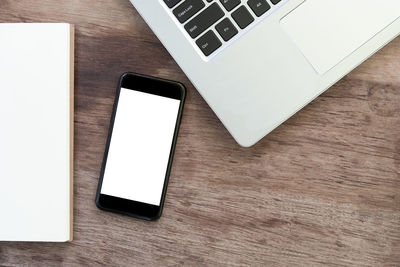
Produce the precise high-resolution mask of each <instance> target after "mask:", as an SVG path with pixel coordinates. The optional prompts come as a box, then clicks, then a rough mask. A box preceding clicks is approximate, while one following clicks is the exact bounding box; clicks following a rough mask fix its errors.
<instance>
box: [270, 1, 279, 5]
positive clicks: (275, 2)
mask: <svg viewBox="0 0 400 267" xmlns="http://www.w3.org/2000/svg"><path fill="white" fill-rule="evenodd" d="M280 1H281V0H271V3H272V4H274V5H276V4H278V3H279V2H280Z"/></svg>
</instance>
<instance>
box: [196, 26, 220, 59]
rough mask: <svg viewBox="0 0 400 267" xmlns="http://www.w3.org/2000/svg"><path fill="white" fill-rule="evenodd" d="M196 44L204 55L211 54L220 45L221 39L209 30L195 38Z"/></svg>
mask: <svg viewBox="0 0 400 267" xmlns="http://www.w3.org/2000/svg"><path fill="white" fill-rule="evenodd" d="M196 44H197V45H198V46H199V48H200V50H201V51H202V52H203V53H204V55H205V56H209V55H211V54H212V53H213V52H214V51H215V50H217V49H218V48H219V47H220V46H221V45H222V43H221V41H220V40H219V39H218V37H217V36H216V35H215V33H214V32H213V31H212V30H209V31H208V32H207V33H205V34H204V35H203V36H201V37H200V38H199V39H197V41H196Z"/></svg>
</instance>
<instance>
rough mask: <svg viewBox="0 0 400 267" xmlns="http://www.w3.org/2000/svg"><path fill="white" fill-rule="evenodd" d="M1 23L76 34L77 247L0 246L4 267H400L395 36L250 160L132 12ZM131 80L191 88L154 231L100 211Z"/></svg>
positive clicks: (89, 1)
mask: <svg viewBox="0 0 400 267" xmlns="http://www.w3.org/2000/svg"><path fill="white" fill-rule="evenodd" d="M146 1H155V0H146ZM0 22H69V23H73V24H75V25H76V55H75V63H76V70H75V75H76V80H75V90H76V91H75V101H76V104H75V109H76V111H75V116H76V117H75V127H76V128H75V129H76V130H75V186H74V191H75V197H74V204H75V211H74V212H75V214H74V241H73V242H72V243H62V244H52V243H0V265H7V266H8V265H11V266H19V265H35V266H47V265H51V266H53V265H68V266H69V265H71V266H72V265H73V266H76V265H82V266H93V265H102V264H105V265H109V266H128V265H150V266H152V265H153V266H155V265H156V264H157V265H158V264H159V265H163V266H164V265H191V266H197V265H211V266H215V265H225V264H228V265H240V266H242V265H264V266H266V265H276V266H293V265H303V266H311V265H322V264H329V265H340V266H345V265H347V266H352V265H353V266H354V265H356V266H364V265H369V266H400V38H397V39H396V40H394V41H393V42H391V43H390V44H389V45H388V46H387V47H385V48H384V49H383V50H381V51H380V52H378V53H377V54H376V55H375V56H373V57H372V58H371V59H369V60H368V61H367V62H365V63H364V64H363V65H361V66H360V67H359V68H357V69H356V70H355V71H353V72H352V73H351V74H349V75H348V76H346V77H345V78H344V79H343V80H342V81H340V82H339V83H338V84H336V85H335V86H333V87H332V88H331V89H329V90H328V91H327V92H326V93H324V94H323V95H321V96H320V97H318V98H317V99H316V100H315V101H313V102H312V103H311V104H310V105H308V106H307V107H306V108H305V109H303V110H302V111H301V112H299V113H298V114H296V115H295V116H294V117H292V118H291V119H289V120H288V121H287V122H285V123H284V124H283V125H282V126H280V127H279V128H278V129H276V130H275V131H273V132H272V133H271V134H270V135H268V136H267V137H266V138H264V139H263V140H262V141H261V142H259V143H258V144H257V145H256V146H254V147H252V148H241V147H239V146H238V145H237V144H236V143H235V142H234V140H233V139H232V138H231V137H230V135H229V134H228V132H227V131H226V130H225V128H224V127H223V126H222V125H221V123H220V122H219V121H218V119H217V118H216V116H215V115H214V113H213V112H212V111H211V110H210V108H209V107H208V106H207V105H206V103H205V102H204V101H203V100H202V98H201V97H200V95H199V94H198V93H197V91H196V90H195V89H194V88H193V86H192V85H191V84H190V82H189V80H188V79H187V78H186V76H185V75H184V74H183V73H182V71H181V70H180V69H179V67H178V66H177V64H176V63H175V62H174V60H173V59H172V57H171V56H170V55H169V54H168V52H167V51H166V50H165V49H164V47H163V46H162V45H161V43H160V42H159V41H158V39H157V38H156V36H155V35H154V34H153V33H152V31H151V30H150V29H149V27H148V26H147V25H146V24H145V22H144V21H143V19H142V18H141V17H140V16H139V14H138V13H137V11H136V10H135V9H134V8H133V7H132V6H131V5H130V3H129V1H127V0H114V1H110V0H97V1H93V0H69V1H68V0H41V1H35V0H0ZM125 71H135V72H139V73H145V74H149V75H154V76H160V77H164V78H168V79H173V80H178V81H182V82H183V83H184V84H186V85H187V87H188V98H187V102H186V106H185V110H184V116H183V121H182V125H181V130H180V134H179V138H178V145H177V148H176V154H175V160H174V164H173V169H172V174H171V179H170V183H169V189H168V194H167V199H166V203H165V209H164V214H163V216H162V218H161V219H160V220H159V221H157V222H144V221H140V220H135V219H132V218H129V217H124V216H120V215H115V214H112V213H107V212H103V211H100V210H98V209H97V208H96V207H95V205H94V198H95V192H96V186H97V181H98V177H99V172H100V164H101V161H102V157H103V150H104V146H105V142H106V135H107V129H108V124H109V118H110V114H111V109H112V104H113V97H114V92H115V88H116V84H117V80H118V78H119V76H120V74H121V73H123V72H125ZM0 75H1V74H0ZM0 212H1V211H0Z"/></svg>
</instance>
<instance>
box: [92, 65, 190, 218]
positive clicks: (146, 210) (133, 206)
mask: <svg viewBox="0 0 400 267" xmlns="http://www.w3.org/2000/svg"><path fill="white" fill-rule="evenodd" d="M121 88H126V89H130V90H135V91H140V92H145V93H149V94H154V95H159V96H164V97H169V98H173V99H177V100H180V105H179V111H178V115H177V120H176V124H175V131H174V136H173V138H172V145H171V150H170V154H169V159H168V166H167V170H166V174H165V179H164V186H163V191H162V195H161V202H160V206H156V205H151V204H147V203H143V202H138V201H134V200H129V199H124V198H119V197H114V196H109V195H105V194H101V186H102V183H103V178H104V171H105V167H106V164H107V157H108V150H109V147H110V142H111V138H112V132H113V128H114V121H115V115H116V112H117V108H118V101H119V96H120V92H121ZM185 98H186V88H185V86H184V85H183V84H182V83H179V82H176V81H171V80H165V79H161V78H156V77H152V76H147V75H143V74H138V73H133V72H126V73H124V74H122V75H121V77H120V79H119V83H118V87H117V91H116V94H115V101H114V106H113V110H112V115H111V120H110V126H109V131H108V137H107V143H106V148H105V151H104V157H103V163H102V166H101V172H100V179H99V184H98V187H97V193H96V200H95V203H96V206H97V207H98V208H99V209H102V210H106V211H112V212H117V213H120V214H125V215H128V216H131V217H135V218H140V219H144V220H156V219H158V218H160V216H161V214H162V210H163V207H164V202H165V196H166V193H167V187H168V181H169V176H170V172H171V166H172V161H173V157H174V152H175V146H176V141H177V137H178V132H179V126H180V123H181V119H182V113H183V105H184V102H185Z"/></svg>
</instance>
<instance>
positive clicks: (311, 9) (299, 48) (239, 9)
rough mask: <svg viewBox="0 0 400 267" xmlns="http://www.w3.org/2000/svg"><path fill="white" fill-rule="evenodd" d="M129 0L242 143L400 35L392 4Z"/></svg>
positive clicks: (399, 10) (399, 4)
mask: <svg viewBox="0 0 400 267" xmlns="http://www.w3.org/2000/svg"><path fill="white" fill-rule="evenodd" d="M130 1H131V2H132V4H133V5H134V6H135V8H136V9H137V10H138V12H139V13H140V14H141V16H142V17H143V18H144V19H145V21H146V22H147V23H148V24H149V25H150V27H151V29H152V30H153V31H154V33H155V34H156V35H157V36H158V38H159V39H160V40H161V42H162V43H163V44H164V46H165V47H166V48H167V50H168V51H169V53H170V54H171V55H172V56H173V58H174V59H175V60H176V62H177V63H178V64H179V66H180V67H181V68H182V70H183V71H184V72H185V74H186V75H187V76H188V77H189V79H190V80H191V82H192V83H193V85H194V86H195V87H196V88H197V90H198V91H199V92H200V94H201V95H202V96H203V98H204V99H205V100H206V102H207V103H208V104H209V105H210V107H211V108H212V109H213V110H214V112H215V113H216V114H217V116H218V118H219V119H220V120H221V121H222V123H223V124H224V125H225V127H226V128H227V129H228V131H229V132H230V133H231V134H232V136H233V137H234V138H235V140H236V141H237V142H238V143H239V144H240V145H242V146H251V145H253V144H255V143H256V142H257V141H258V140H260V139H261V138H262V137H264V136H265V135H266V134H268V133H269V132H270V131H272V130H273V129H274V128H275V127H277V126H278V125H280V124H281V123H282V122H284V121H285V120H286V119H288V118H289V117H291V116H292V115H293V114H295V113H296V112H297V111H299V110H300V109H301V108H303V107H304V106H305V105H306V104H307V103H309V102H310V101H311V100H313V99H314V98H315V97H317V96H318V95H320V94H321V93H322V92H324V91H325V90H326V89H327V88H329V87H330V86H331V85H333V84H334V83H335V82H336V81H338V80H339V79H340V78H342V77H343V76H344V75H346V74H347V73H348V72H350V71H351V70H352V69H354V68H355V67H356V66H357V65H359V64H360V63H361V62H363V61H364V60H365V59H367V58H368V57H369V56H371V55H372V54H373V53H374V52H376V51H377V50H378V49H380V48H381V47H382V46H384V45H385V44H386V43H388V42H389V41H391V40H392V39H394V38H395V37H396V36H397V35H398V34H399V33H400V18H399V17H400V0H379V1H376V0H130ZM316 116H317V115H316Z"/></svg>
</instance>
